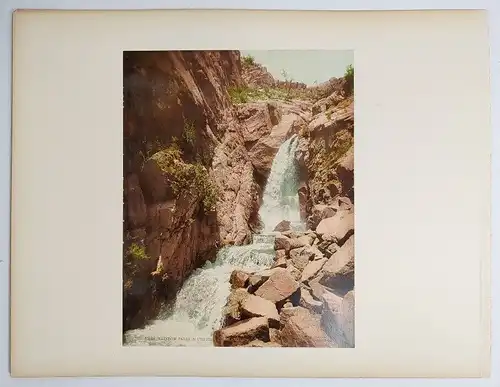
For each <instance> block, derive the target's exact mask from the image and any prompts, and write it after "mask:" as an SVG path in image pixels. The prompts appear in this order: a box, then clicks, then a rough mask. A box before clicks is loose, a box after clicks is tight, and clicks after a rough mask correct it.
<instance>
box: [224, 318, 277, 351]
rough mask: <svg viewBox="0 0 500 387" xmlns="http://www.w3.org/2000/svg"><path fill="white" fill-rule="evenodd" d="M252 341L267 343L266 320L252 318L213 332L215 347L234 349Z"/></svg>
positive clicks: (267, 328) (267, 327)
mask: <svg viewBox="0 0 500 387" xmlns="http://www.w3.org/2000/svg"><path fill="white" fill-rule="evenodd" d="M254 340H261V341H264V342H267V341H269V326H268V322H267V318H265V317H254V318H251V319H249V320H243V321H240V322H237V323H236V324H234V325H231V326H229V327H227V328H222V329H219V330H217V331H215V332H214V345H215V346H216V347H235V346H240V345H245V344H249V343H251V342H252V341H254Z"/></svg>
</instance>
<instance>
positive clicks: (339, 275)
mask: <svg viewBox="0 0 500 387" xmlns="http://www.w3.org/2000/svg"><path fill="white" fill-rule="evenodd" d="M322 271H323V275H322V277H321V278H320V282H321V284H322V285H324V286H327V287H329V288H332V289H337V290H339V291H346V292H347V291H348V290H350V289H352V288H353V287H354V235H351V237H350V238H349V239H348V240H347V242H345V243H344V245H343V246H342V247H340V249H339V250H338V251H337V252H336V253H335V254H333V255H332V256H331V257H330V258H329V259H328V261H327V262H326V263H325V265H324V266H323V270H322Z"/></svg>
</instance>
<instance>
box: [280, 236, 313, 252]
mask: <svg viewBox="0 0 500 387" xmlns="http://www.w3.org/2000/svg"><path fill="white" fill-rule="evenodd" d="M310 239H311V237H309V236H307V237H306V238H302V239H300V238H289V237H287V236H286V235H283V234H282V235H277V236H276V239H275V240H274V249H275V250H285V252H287V253H288V252H289V251H290V250H291V249H296V248H298V247H303V246H307V245H309V240H310Z"/></svg>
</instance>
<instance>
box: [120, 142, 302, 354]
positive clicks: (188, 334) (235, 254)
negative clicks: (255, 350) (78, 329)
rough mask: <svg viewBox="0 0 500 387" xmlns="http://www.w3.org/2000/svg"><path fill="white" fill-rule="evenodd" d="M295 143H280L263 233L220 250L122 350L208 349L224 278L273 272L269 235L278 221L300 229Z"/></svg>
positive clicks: (226, 288) (225, 290)
mask: <svg viewBox="0 0 500 387" xmlns="http://www.w3.org/2000/svg"><path fill="white" fill-rule="evenodd" d="M296 146H297V141H296V137H292V138H291V139H289V140H287V141H286V142H284V143H283V144H282V145H281V147H280V149H279V151H278V153H277V155H276V157H275V159H274V161H273V164H272V167H271V173H270V175H269V179H268V183H267V186H266V189H265V191H264V201H263V205H262V207H261V210H260V212H259V214H260V216H261V219H262V220H263V222H264V232H263V233H261V234H256V235H254V236H253V243H252V244H250V245H246V246H231V247H224V248H222V249H221V250H220V251H219V252H218V254H217V259H216V260H215V262H214V263H212V262H207V263H206V264H205V265H204V266H203V267H201V268H199V269H197V270H195V271H194V272H193V273H192V274H191V276H190V277H189V278H188V279H187V280H186V281H185V282H184V284H183V286H182V288H181V289H180V290H179V292H178V294H177V297H176V301H175V303H174V304H173V305H172V306H170V307H169V308H164V310H162V311H161V312H160V314H159V315H158V317H157V319H156V320H154V321H151V322H150V324H149V325H148V326H146V327H145V328H142V329H135V330H130V331H128V332H126V333H125V337H124V339H125V340H124V343H125V345H162V346H213V343H212V334H213V331H214V330H216V329H218V328H219V327H220V324H221V319H222V309H223V308H224V305H225V304H226V301H227V297H228V296H229V294H230V292H231V285H230V283H229V277H230V275H231V272H232V271H233V270H234V269H241V270H245V271H258V270H263V269H267V268H269V267H270V266H272V264H273V261H274V256H275V251H274V234H273V233H272V232H270V230H272V229H274V227H275V226H276V224H278V223H279V222H280V221H282V220H290V221H291V222H294V224H297V225H300V216H299V205H298V195H297V183H296V182H297V171H296V167H295V161H294V153H295V149H296Z"/></svg>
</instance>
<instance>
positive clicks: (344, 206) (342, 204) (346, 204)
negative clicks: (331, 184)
mask: <svg viewBox="0 0 500 387" xmlns="http://www.w3.org/2000/svg"><path fill="white" fill-rule="evenodd" d="M335 206H336V208H337V209H338V210H340V211H345V210H351V209H352V207H353V206H352V201H351V199H349V198H348V197H345V196H339V197H337V198H336V199H335Z"/></svg>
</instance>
